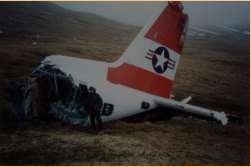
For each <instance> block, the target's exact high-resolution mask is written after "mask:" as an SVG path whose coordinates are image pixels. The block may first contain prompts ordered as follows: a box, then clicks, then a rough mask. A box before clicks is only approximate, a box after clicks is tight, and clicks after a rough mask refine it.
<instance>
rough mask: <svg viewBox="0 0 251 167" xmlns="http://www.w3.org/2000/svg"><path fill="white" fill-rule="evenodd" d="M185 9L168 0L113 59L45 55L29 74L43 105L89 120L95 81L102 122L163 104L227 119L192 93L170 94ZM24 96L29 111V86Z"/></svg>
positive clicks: (65, 116) (183, 33)
mask: <svg viewBox="0 0 251 167" xmlns="http://www.w3.org/2000/svg"><path fill="white" fill-rule="evenodd" d="M182 10H183V5H182V3H181V2H177V1H173V2H171V3H167V2H165V3H164V4H163V5H162V6H160V8H159V9H158V10H157V11H156V12H155V14H154V15H153V16H152V17H151V19H150V20H149V21H148V22H147V24H146V25H145V26H144V27H143V29H142V30H141V31H140V32H139V34H138V35H137V36H136V38H135V39H134V40H133V42H132V43H131V44H130V46H129V47H128V48H127V49H126V51H125V52H124V53H123V54H122V56H121V57H120V58H119V59H118V60H117V61H116V62H114V63H105V62H98V61H92V60H85V59H80V58H73V57H67V56H61V55H52V56H48V57H46V58H45V60H44V61H42V62H41V65H40V66H38V67H37V68H36V69H34V70H33V72H32V74H31V76H30V78H32V77H38V78H39V81H40V84H41V90H40V97H39V101H40V103H41V104H43V105H41V106H46V105H49V107H50V110H52V112H53V115H54V116H55V117H57V118H59V119H61V120H63V121H68V122H71V123H73V124H80V125H83V126H88V125H89V122H90V121H89V113H88V111H86V108H88V104H86V103H85V99H86V97H87V95H88V88H89V87H90V86H92V87H95V88H96V90H97V93H98V94H99V95H100V96H101V97H102V99H103V102H104V105H103V109H102V112H101V119H102V121H103V122H108V121H112V120H117V119H121V118H125V117H128V116H131V115H135V114H138V113H142V112H145V111H148V110H151V109H154V108H157V107H165V108H167V112H168V109H176V110H179V111H182V112H187V113H190V114H194V115H198V116H203V117H207V118H211V119H213V120H215V121H217V122H219V123H222V124H223V125H225V124H227V118H226V115H225V113H224V112H221V113H219V112H217V111H212V110H208V109H204V108H201V107H196V106H192V105H189V104H186V103H187V102H188V101H189V100H190V99H191V98H192V97H191V96H190V97H188V98H186V99H184V100H182V101H181V102H179V101H175V100H173V99H172V98H171V97H173V95H172V94H171V90H172V85H173V82H174V78H175V74H176V70H177V67H178V63H179V59H180V57H181V52H182V49H183V45H184V42H185V37H186V33H187V30H188V23H189V18H188V15H186V14H184V13H183V12H182ZM26 98H27V102H26V105H25V113H26V114H27V112H28V108H29V104H30V100H29V94H28V92H27V91H26ZM46 99H47V100H46ZM48 99H49V100H48Z"/></svg>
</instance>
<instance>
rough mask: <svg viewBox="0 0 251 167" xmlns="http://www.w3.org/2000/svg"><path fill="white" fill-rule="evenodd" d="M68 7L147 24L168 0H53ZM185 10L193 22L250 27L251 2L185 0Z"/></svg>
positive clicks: (128, 22)
mask: <svg viewBox="0 0 251 167" xmlns="http://www.w3.org/2000/svg"><path fill="white" fill-rule="evenodd" d="M53 3H55V4H57V5H59V6H62V7H64V8H67V9H71V10H76V11H83V12H90V13H95V14H98V15H101V16H104V17H107V18H110V19H112V20H116V21H119V22H122V23H126V24H130V25H134V26H143V25H145V23H146V22H147V21H148V19H149V18H150V17H151V15H152V14H153V13H154V12H155V11H156V10H157V8H158V7H159V6H160V5H161V4H163V3H164V2H159V1H152V2H151V1H150V2H128V1H127V2H123V1H121V2H119V1H118V2H116V1H115V2H114V1H110V2H109V1H108V2H104V1H101V2H89V1H75V2H73V1H62V2H53ZM182 4H183V6H184V11H183V12H184V13H186V14H188V15H189V19H190V25H196V23H197V24H202V23H204V22H207V23H223V24H224V25H237V24H242V25H245V26H247V27H249V22H250V2H249V1H247V2H240V1H234V2H231V1H228V2H223V1H221V2H209V1H203V2H198V1H197V2H196V1H194V2H188V1H184V2H182Z"/></svg>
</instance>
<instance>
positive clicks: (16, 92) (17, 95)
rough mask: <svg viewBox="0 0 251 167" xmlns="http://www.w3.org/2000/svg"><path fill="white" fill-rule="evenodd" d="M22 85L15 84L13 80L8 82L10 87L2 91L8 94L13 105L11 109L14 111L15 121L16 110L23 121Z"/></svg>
mask: <svg viewBox="0 0 251 167" xmlns="http://www.w3.org/2000/svg"><path fill="white" fill-rule="evenodd" d="M23 87H24V84H16V81H15V80H14V79H12V80H10V85H9V86H6V87H5V88H4V90H5V91H6V92H9V93H10V96H11V101H12V103H13V108H14V111H15V115H16V119H15V120H18V119H19V117H18V109H19V112H20V116H21V119H22V120H23V119H24V106H23V92H22V88H23Z"/></svg>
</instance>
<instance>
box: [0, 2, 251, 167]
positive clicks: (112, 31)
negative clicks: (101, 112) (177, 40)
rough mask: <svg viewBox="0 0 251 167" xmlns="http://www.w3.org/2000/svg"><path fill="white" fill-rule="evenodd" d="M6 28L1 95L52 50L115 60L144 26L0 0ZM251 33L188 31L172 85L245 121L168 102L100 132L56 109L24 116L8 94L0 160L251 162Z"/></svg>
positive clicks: (1, 119)
mask: <svg viewBox="0 0 251 167" xmlns="http://www.w3.org/2000/svg"><path fill="white" fill-rule="evenodd" d="M0 31H3V33H0V61H1V65H0V88H1V89H0V99H8V98H9V97H10V96H9V94H8V93H5V92H4V91H3V88H4V87H5V86H6V85H8V84H9V80H10V79H12V78H14V79H16V81H17V82H19V83H24V84H26V82H27V80H28V77H29V75H30V73H31V71H32V69H33V68H35V67H36V66H37V65H38V63H39V62H40V61H42V60H43V59H44V58H45V57H46V56H48V55H51V54H61V55H66V56H72V57H79V58H86V59H93V60H99V61H106V62H114V61H115V60H117V59H118V58H119V57H120V56H121V54H122V53H123V52H124V51H125V49H126V48H127V47H128V45H129V44H130V43H131V41H132V40H133V39H134V37H135V36H136V35H137V33H138V32H139V31H140V28H136V27H132V26H128V25H124V24H121V23H118V22H114V21H112V20H109V19H106V18H104V17H102V16H97V15H94V14H89V13H81V12H74V11H70V10H66V9H63V8H61V7H58V6H56V5H54V4H52V3H50V2H0ZM37 35H39V36H37ZM249 41H250V37H249V36H245V35H240V34H231V36H227V35H222V36H215V35H208V34H207V35H206V36H187V38H186V42H185V46H184V49H183V53H182V56H181V59H180V62H179V66H178V70H177V74H176V77H175V80H174V85H173V88H172V93H173V94H174V95H175V98H176V100H182V99H183V98H185V97H187V96H189V95H191V94H195V98H194V100H193V101H192V104H193V105H196V106H200V107H205V108H208V109H212V110H216V111H224V112H226V113H230V114H235V115H238V116H241V117H242V118H243V119H244V121H245V123H244V124H237V123H234V122H229V123H228V124H227V125H225V126H222V125H219V124H213V123H208V122H204V121H201V120H198V119H195V118H189V117H188V116H187V115H186V114H182V113H181V114H177V113H176V111H171V110H167V109H162V108H160V109H156V110H153V111H150V112H147V113H143V114H140V115H136V116H133V117H130V118H126V119H123V120H119V121H115V122H109V123H105V124H104V129H105V135H102V136H98V135H96V133H95V132H91V131H90V130H91V128H90V127H88V128H83V127H80V126H75V125H72V124H68V123H59V124H54V123H55V121H52V120H50V119H43V120H42V121H37V122H28V121H27V123H26V126H25V125H24V124H21V126H20V124H18V123H17V122H14V121H13V116H14V114H13V109H12V104H10V103H8V104H2V103H0V139H1V140H0V141H1V142H0V165H80V166H82V165H105V166H109V165H152V166H154V165H159V166H163V165H164V166H167V165H184V166H187V165H193V166H194V165H196V166H202V165H210V166H215V165H230V166H239V165H245V166H249V165H250V43H249ZM34 43H36V44H34ZM90 53H92V54H90ZM170 113H175V114H177V116H176V117H172V118H171V116H170ZM152 117H154V118H155V119H149V118H152ZM170 118H171V119H170ZM28 119H29V118H28Z"/></svg>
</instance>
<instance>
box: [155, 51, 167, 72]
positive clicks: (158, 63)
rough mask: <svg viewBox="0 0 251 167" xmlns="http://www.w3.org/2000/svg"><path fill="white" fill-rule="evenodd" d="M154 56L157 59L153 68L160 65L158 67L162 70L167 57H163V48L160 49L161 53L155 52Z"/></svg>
mask: <svg viewBox="0 0 251 167" xmlns="http://www.w3.org/2000/svg"><path fill="white" fill-rule="evenodd" d="M155 55H156V58H157V59H158V61H157V63H156V65H155V67H154V68H156V67H158V66H160V68H161V69H162V71H163V70H164V63H165V62H166V61H167V60H168V59H167V58H165V50H163V51H162V53H161V55H158V54H155Z"/></svg>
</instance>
